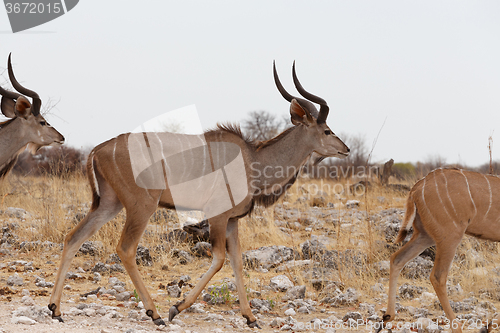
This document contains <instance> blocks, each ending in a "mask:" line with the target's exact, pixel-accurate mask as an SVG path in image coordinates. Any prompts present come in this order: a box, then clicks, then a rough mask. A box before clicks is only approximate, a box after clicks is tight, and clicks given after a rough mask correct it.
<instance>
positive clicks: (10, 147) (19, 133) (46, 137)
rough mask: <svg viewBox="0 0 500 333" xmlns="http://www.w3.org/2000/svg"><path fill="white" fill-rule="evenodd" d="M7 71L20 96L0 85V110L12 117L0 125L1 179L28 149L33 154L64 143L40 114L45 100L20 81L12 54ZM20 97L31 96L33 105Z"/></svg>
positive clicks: (61, 137)
mask: <svg viewBox="0 0 500 333" xmlns="http://www.w3.org/2000/svg"><path fill="white" fill-rule="evenodd" d="M7 70H8V72H9V79H10V82H11V83H12V86H13V87H14V89H16V90H17V91H18V92H19V93H16V92H13V91H8V90H5V89H3V88H2V87H1V86H0V95H2V102H1V105H0V108H1V110H2V113H3V115H4V116H6V117H7V118H11V119H9V120H7V121H5V122H3V123H0V178H3V177H5V176H6V175H7V173H8V172H9V171H10V170H11V169H12V167H14V164H16V161H17V157H18V155H19V154H20V153H21V152H22V151H23V150H24V149H25V148H26V146H28V148H29V149H30V151H31V152H32V153H34V152H36V151H37V150H38V149H39V148H40V147H42V146H47V145H50V144H53V143H56V144H62V143H64V137H63V136H62V135H61V134H60V133H59V132H58V131H57V130H56V129H55V128H53V127H52V126H50V125H49V123H48V122H47V121H45V119H44V118H43V117H42V115H41V114H40V107H41V106H42V101H41V100H40V97H39V96H38V94H37V93H36V92H34V91H31V90H29V89H26V88H25V87H23V86H22V85H21V84H19V82H17V80H16V77H15V76H14V71H13V70H12V64H11V61H10V54H9V60H8V62H7ZM21 94H24V95H26V96H28V97H31V98H32V100H33V104H31V103H30V102H29V100H28V99H27V98H26V97H25V96H23V95H21Z"/></svg>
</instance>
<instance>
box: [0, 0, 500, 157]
mask: <svg viewBox="0 0 500 333" xmlns="http://www.w3.org/2000/svg"><path fill="white" fill-rule="evenodd" d="M499 18H500V2H498V1H467V2H465V1H300V2H299V1H246V2H242V1H238V2H236V1H235V2H230V1H165V0H158V1H150V0H145V1H129V0H127V1H124V0H121V1H110V0H109V1H102V0H101V1H98V0H82V1H80V3H79V4H78V5H77V6H76V7H75V8H74V9H73V10H72V11H70V12H68V13H67V14H66V15H64V16H62V17H60V18H58V19H56V20H54V21H52V22H49V23H47V24H44V25H42V26H39V27H35V28H33V29H31V30H28V31H26V32H21V33H17V34H12V32H11V30H10V25H9V22H8V18H7V14H6V11H5V9H3V8H1V7H0V71H2V69H3V68H4V67H5V66H6V63H7V56H8V54H9V52H12V55H13V62H14V70H15V73H16V75H17V77H18V79H19V80H20V81H21V82H22V83H23V84H24V85H25V86H26V87H28V88H30V89H34V90H36V91H37V92H38V93H39V94H40V96H41V98H42V101H43V102H46V101H47V100H48V99H51V100H53V101H59V103H58V104H57V108H56V109H55V110H53V111H52V113H51V114H50V115H49V116H48V117H47V118H48V120H49V121H50V122H51V124H52V125H53V126H54V127H56V128H57V129H58V130H59V131H60V132H61V133H63V134H64V135H65V136H66V138H67V144H68V145H70V146H74V147H78V148H79V147H88V146H94V145H97V144H98V143H100V142H102V141H104V140H107V139H109V138H111V137H114V136H116V135H118V134H120V133H123V132H128V131H131V130H133V129H134V128H136V127H137V126H139V125H140V124H141V123H143V122H145V121H147V120H149V119H151V118H153V117H156V116H158V115H160V114H162V113H165V112H168V111H171V110H175V109H177V108H181V107H184V106H188V105H191V104H194V105H196V108H197V110H198V112H199V116H200V119H201V122H202V125H203V127H204V128H209V127H213V126H214V125H215V124H216V123H217V122H226V121H231V122H239V121H241V120H242V119H244V118H245V117H246V116H247V114H248V112H249V111H253V110H267V111H269V112H272V113H273V114H276V115H277V116H279V117H281V116H282V115H287V114H288V108H289V105H288V103H287V102H286V101H285V100H284V99H283V98H282V97H281V95H280V94H279V92H278V91H277V90H276V88H275V86H274V81H273V77H272V62H273V60H274V59H275V60H276V63H277V68H278V72H279V74H280V78H281V79H282V82H283V84H284V85H285V87H286V88H287V89H288V90H289V91H290V92H291V93H292V94H295V90H294V89H293V84H292V80H291V65H292V62H293V60H296V61H297V64H296V66H297V73H298V76H299V78H300V80H301V82H302V84H303V85H304V87H305V88H306V89H307V90H309V91H311V92H312V93H314V94H317V95H319V96H321V97H323V98H324V99H326V100H327V102H328V103H329V105H330V109H331V111H330V116H329V119H328V124H329V125H330V127H331V128H332V130H333V131H334V132H336V133H337V134H339V135H340V134H342V133H346V134H347V135H349V136H353V135H359V134H363V135H365V137H366V140H367V143H368V145H369V146H371V144H372V142H373V140H374V139H375V138H376V136H377V133H378V132H379V130H380V129H381V126H382V124H383V122H384V120H385V119H386V122H385V125H384V127H383V128H382V130H381V133H380V137H379V139H378V142H377V144H376V147H375V150H374V161H384V160H386V159H389V158H394V160H395V161H396V162H407V161H411V162H415V161H419V160H420V161H424V160H426V159H428V158H429V157H430V156H434V155H441V156H443V157H445V158H446V161H447V162H448V163H456V162H460V163H466V164H467V165H469V166H477V165H479V164H482V163H485V162H487V161H488V149H487V145H488V137H489V136H490V135H493V140H494V143H493V145H494V151H493V153H494V155H493V157H494V159H500V19H499ZM0 83H3V86H5V84H6V82H5V76H4V78H0Z"/></svg>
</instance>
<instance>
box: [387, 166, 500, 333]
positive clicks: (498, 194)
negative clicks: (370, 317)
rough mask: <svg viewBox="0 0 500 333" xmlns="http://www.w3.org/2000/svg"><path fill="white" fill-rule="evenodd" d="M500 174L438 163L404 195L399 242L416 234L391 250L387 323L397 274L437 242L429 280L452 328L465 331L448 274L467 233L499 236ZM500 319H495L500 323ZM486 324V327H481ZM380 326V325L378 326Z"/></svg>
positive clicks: (391, 315) (490, 237)
mask: <svg viewBox="0 0 500 333" xmlns="http://www.w3.org/2000/svg"><path fill="white" fill-rule="evenodd" d="M499 217H500V178H498V177H495V176H490V175H483V174H480V173H477V172H471V171H465V170H460V169H442V168H441V169H436V170H434V171H432V172H430V173H429V174H428V175H427V176H425V178H423V179H421V180H420V181H418V182H417V183H416V184H415V186H413V188H412V189H411V191H410V194H409V195H408V200H407V201H406V213H405V217H404V220H403V223H402V225H401V230H400V231H399V234H398V236H397V238H396V240H395V243H399V242H402V241H403V240H404V239H405V238H406V235H407V233H408V230H409V229H410V228H411V227H412V226H413V235H412V237H411V239H410V241H409V242H408V243H406V244H405V245H404V246H403V247H402V248H401V249H399V251H397V252H396V253H394V254H393V255H392V256H391V261H390V263H391V265H390V267H391V268H390V277H389V301H388V304H387V311H386V313H385V315H384V316H383V321H384V324H385V323H387V322H389V321H391V320H393V319H394V316H395V314H396V311H395V302H396V289H397V278H398V276H399V273H400V272H401V270H402V269H403V267H404V266H405V264H406V263H407V262H408V261H410V260H411V259H413V258H415V257H416V256H418V255H419V254H420V253H422V251H424V250H425V249H426V248H428V247H430V246H433V245H436V258H435V260H434V268H433V269H432V272H431V276H430V280H431V283H432V286H433V287H434V290H435V291H436V295H437V296H438V298H439V301H440V302H441V306H442V307H443V310H444V312H445V314H446V317H447V318H448V319H449V321H450V323H449V324H450V327H451V329H452V331H453V332H454V333H459V332H462V330H461V326H462V324H463V322H462V321H457V319H456V316H455V314H454V313H453V310H452V307H451V305H450V302H449V300H448V295H447V290H446V279H447V276H448V272H449V270H450V266H451V263H452V261H453V257H454V256H455V252H456V249H457V247H458V244H459V243H460V241H461V239H462V238H463V236H464V234H468V235H471V236H474V237H477V238H480V239H488V240H492V241H500V219H499ZM499 325H500V323H498V322H497V323H496V325H495V323H493V326H497V327H498V326H499ZM491 327H492V325H490V327H489V328H491ZM487 330H488V329H487V328H486V327H483V328H482V329H481V332H485V331H487ZM379 331H380V329H379Z"/></svg>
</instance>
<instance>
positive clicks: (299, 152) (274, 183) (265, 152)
mask: <svg viewBox="0 0 500 333" xmlns="http://www.w3.org/2000/svg"><path fill="white" fill-rule="evenodd" d="M306 131H307V128H306V127H304V126H296V127H294V128H292V129H290V130H289V131H288V132H287V133H285V134H280V136H279V137H277V138H275V139H273V141H272V142H271V143H270V144H268V145H266V146H264V147H262V148H260V149H258V150H257V152H256V159H255V160H254V162H253V163H252V166H251V171H252V180H253V183H252V187H254V190H256V189H257V190H260V191H262V192H263V193H267V192H269V191H272V189H273V187H274V190H276V189H277V188H279V187H280V186H284V185H286V184H287V183H289V181H290V180H291V179H292V178H293V177H295V176H296V175H297V173H298V172H299V171H300V169H301V168H302V166H303V165H304V164H305V163H306V161H307V159H308V157H309V156H310V155H311V153H312V148H311V146H310V145H309V144H308V143H307V140H304V139H305V138H306V136H307V133H306Z"/></svg>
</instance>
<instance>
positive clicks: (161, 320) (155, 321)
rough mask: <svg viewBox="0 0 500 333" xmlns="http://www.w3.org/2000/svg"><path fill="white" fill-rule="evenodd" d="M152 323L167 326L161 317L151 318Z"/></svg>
mask: <svg viewBox="0 0 500 333" xmlns="http://www.w3.org/2000/svg"><path fill="white" fill-rule="evenodd" d="M153 323H155V325H156V326H161V325H163V326H167V325H166V324H165V322H164V321H163V319H161V318H157V319H153Z"/></svg>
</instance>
